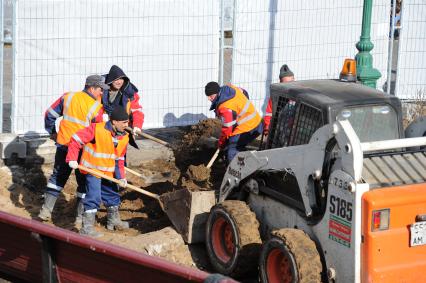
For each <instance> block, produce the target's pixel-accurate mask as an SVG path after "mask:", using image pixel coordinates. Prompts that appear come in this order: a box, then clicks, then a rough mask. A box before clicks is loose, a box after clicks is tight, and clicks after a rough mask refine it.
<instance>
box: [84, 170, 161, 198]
mask: <svg viewBox="0 0 426 283" xmlns="http://www.w3.org/2000/svg"><path fill="white" fill-rule="evenodd" d="M78 169H80V170H83V171H86V172H88V173H90V174H92V175H95V176H97V177H100V178H103V179H105V180H108V181H111V182H113V183H116V184H117V185H121V182H120V181H119V180H117V179H115V178H113V177H110V176H107V175H105V174H102V173H100V172H98V171H96V170H93V169H90V168H87V167H86V166H83V165H78ZM126 188H129V189H131V190H134V191H137V192H140V193H141V194H144V195H146V196H149V197H152V198H155V199H157V200H160V196H159V195H157V194H154V193H151V192H148V191H146V190H144V189H141V188H139V187H136V186H133V185H131V184H127V186H126Z"/></svg>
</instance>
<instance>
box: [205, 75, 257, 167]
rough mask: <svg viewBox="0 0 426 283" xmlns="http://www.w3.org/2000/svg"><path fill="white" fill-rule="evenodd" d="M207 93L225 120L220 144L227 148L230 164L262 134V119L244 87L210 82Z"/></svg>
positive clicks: (218, 114)
mask: <svg viewBox="0 0 426 283" xmlns="http://www.w3.org/2000/svg"><path fill="white" fill-rule="evenodd" d="M205 94H206V96H207V98H208V100H209V101H210V102H211V107H210V110H214V111H215V113H216V116H217V117H218V118H220V119H221V120H222V130H221V135H220V138H219V141H218V147H219V149H222V150H225V149H226V157H227V161H228V163H229V162H231V161H232V159H233V158H234V156H235V155H236V154H237V153H238V152H240V151H244V150H246V146H247V144H249V143H250V142H251V141H253V140H254V139H255V138H256V137H258V136H259V135H260V133H262V123H261V121H262V118H261V116H260V115H259V113H258V112H257V110H256V108H255V107H254V105H253V103H251V101H250V99H249V95H248V93H247V91H246V90H244V89H242V88H239V87H236V86H233V85H231V84H228V85H225V86H222V87H220V86H219V84H218V83H217V82H209V83H208V84H207V85H206V86H205Z"/></svg>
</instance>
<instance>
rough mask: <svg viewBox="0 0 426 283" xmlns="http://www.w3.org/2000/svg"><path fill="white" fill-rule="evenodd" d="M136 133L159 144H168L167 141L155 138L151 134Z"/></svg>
mask: <svg viewBox="0 0 426 283" xmlns="http://www.w3.org/2000/svg"><path fill="white" fill-rule="evenodd" d="M138 135H141V136H143V137H144V138H147V139H150V140H152V141H155V142H158V143H159V144H162V145H169V143H168V142H165V141H163V140H160V139H157V138H156V137H153V136H151V135H149V134H147V133H144V132H139V133H138Z"/></svg>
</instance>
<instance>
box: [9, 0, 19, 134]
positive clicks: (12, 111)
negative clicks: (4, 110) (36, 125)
mask: <svg viewBox="0 0 426 283" xmlns="http://www.w3.org/2000/svg"><path fill="white" fill-rule="evenodd" d="M17 1H18V0H16V1H12V101H11V106H10V117H9V118H10V132H11V133H15V126H16V121H15V119H14V117H15V111H16V109H15V108H16V99H17V98H16V93H15V86H16V63H15V61H16V38H17V34H16V30H17V28H16V24H17V21H16V18H17V16H16V13H17V7H16V6H17V5H18V3H17Z"/></svg>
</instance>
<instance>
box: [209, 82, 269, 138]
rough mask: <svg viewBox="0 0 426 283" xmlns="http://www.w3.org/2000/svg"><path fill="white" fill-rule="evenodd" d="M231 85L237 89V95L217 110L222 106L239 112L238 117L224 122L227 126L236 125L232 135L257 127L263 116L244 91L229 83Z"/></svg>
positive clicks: (219, 107)
mask: <svg viewBox="0 0 426 283" xmlns="http://www.w3.org/2000/svg"><path fill="white" fill-rule="evenodd" d="M228 86H229V87H231V88H233V89H234V90H235V96H234V97H233V98H231V99H229V100H227V101H225V102H223V103H221V104H220V105H219V106H218V108H217V110H218V111H219V109H221V108H227V109H231V110H232V111H234V112H235V113H237V117H236V119H235V120H233V121H231V122H228V123H224V124H223V126H225V127H231V126H232V127H234V129H233V131H232V133H231V134H230V136H235V135H239V134H242V133H246V132H249V131H251V130H253V129H254V128H256V127H257V126H258V125H259V123H260V121H261V120H262V117H261V116H260V114H259V112H257V110H256V108H255V107H254V105H253V103H251V101H250V100H249V99H248V98H247V96H245V95H244V93H243V91H242V90H241V89H240V88H238V87H236V86H233V85H228Z"/></svg>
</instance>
